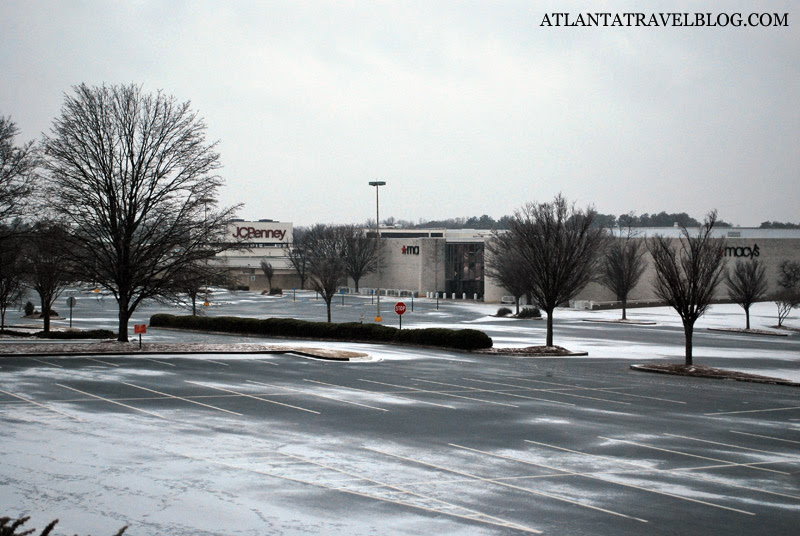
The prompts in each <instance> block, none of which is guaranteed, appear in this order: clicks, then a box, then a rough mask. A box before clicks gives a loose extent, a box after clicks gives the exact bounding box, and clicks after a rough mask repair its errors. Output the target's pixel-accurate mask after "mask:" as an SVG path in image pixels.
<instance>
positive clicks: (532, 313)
mask: <svg viewBox="0 0 800 536" xmlns="http://www.w3.org/2000/svg"><path fill="white" fill-rule="evenodd" d="M517 318H542V312H541V311H540V310H539V308H538V307H523V308H522V310H521V311H520V312H519V314H517Z"/></svg>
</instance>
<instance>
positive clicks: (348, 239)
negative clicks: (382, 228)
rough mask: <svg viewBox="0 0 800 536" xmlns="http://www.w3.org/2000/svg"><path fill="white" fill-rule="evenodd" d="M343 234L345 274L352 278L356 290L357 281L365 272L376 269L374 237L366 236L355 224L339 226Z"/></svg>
mask: <svg viewBox="0 0 800 536" xmlns="http://www.w3.org/2000/svg"><path fill="white" fill-rule="evenodd" d="M341 232H342V233H343V235H344V264H345V270H346V272H347V275H348V276H350V277H351V278H352V279H353V283H354V284H355V286H356V292H358V282H359V281H360V280H361V278H362V277H364V276H365V275H367V274H371V273H373V272H375V271H376V270H377V269H378V256H377V254H376V249H375V244H376V242H375V239H374V238H367V233H366V232H365V231H364V229H363V228H361V227H359V226H357V225H344V226H342V227H341Z"/></svg>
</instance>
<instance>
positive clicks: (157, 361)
mask: <svg viewBox="0 0 800 536" xmlns="http://www.w3.org/2000/svg"><path fill="white" fill-rule="evenodd" d="M140 359H144V360H145V361H151V362H153V363H158V364H159V365H166V366H168V367H175V366H177V365H175V363H167V362H166V361H159V360H158V359H150V358H149V357H142V358H140Z"/></svg>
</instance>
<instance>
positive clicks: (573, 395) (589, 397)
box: [464, 378, 631, 406]
mask: <svg viewBox="0 0 800 536" xmlns="http://www.w3.org/2000/svg"><path fill="white" fill-rule="evenodd" d="M464 379H465V380H467V381H475V382H482V381H484V380H477V379H473V378H464ZM516 379H518V380H520V381H531V382H534V381H538V380H528V379H525V378H516ZM486 383H492V382H486ZM541 383H550V382H541ZM504 385H508V386H509V387H516V388H517V389H529V388H528V387H525V386H524V385H514V384H510V383H509V384H504ZM553 385H558V384H553ZM574 389H578V390H581V389H583V388H582V387H572V386H566V387H564V388H562V389H539V388H535V389H533V388H532V390H535V391H541V392H543V393H553V394H556V395H564V396H572V397H576V398H586V399H589V400H600V401H602V402H611V403H612V404H624V405H626V406H630V405H631V403H630V402H622V401H620V400H609V399H608V398H597V397H595V396H586V395H576V394H575V393H567V392H566V391H567V390H574Z"/></svg>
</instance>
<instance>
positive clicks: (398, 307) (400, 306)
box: [394, 302, 406, 329]
mask: <svg viewBox="0 0 800 536" xmlns="http://www.w3.org/2000/svg"><path fill="white" fill-rule="evenodd" d="M394 312H395V313H397V316H398V318H400V329H403V313H405V312H406V304H405V303H403V302H397V303H396V304H394Z"/></svg>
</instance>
